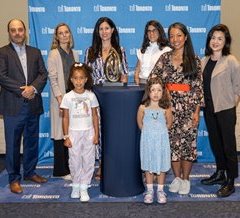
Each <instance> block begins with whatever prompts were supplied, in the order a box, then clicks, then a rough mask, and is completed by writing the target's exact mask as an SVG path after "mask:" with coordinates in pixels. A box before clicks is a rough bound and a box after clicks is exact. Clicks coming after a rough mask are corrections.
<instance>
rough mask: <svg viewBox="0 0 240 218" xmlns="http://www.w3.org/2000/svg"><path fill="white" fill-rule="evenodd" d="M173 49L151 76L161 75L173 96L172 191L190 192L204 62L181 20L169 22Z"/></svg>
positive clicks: (170, 135) (201, 95)
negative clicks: (170, 23)
mask: <svg viewBox="0 0 240 218" xmlns="http://www.w3.org/2000/svg"><path fill="white" fill-rule="evenodd" d="M168 38H169V41H170V44H171V47H172V51H170V52H167V53H164V54H163V55H162V56H161V57H160V58H159V60H158V62H157V63H156V65H155V67H154V69H153V70H152V72H151V74H150V77H154V76H159V77H160V78H162V80H163V81H164V83H165V84H166V87H167V89H168V91H169V94H170V96H171V103H172V112H173V117H174V121H173V125H172V128H171V129H170V131H169V137H170V146H171V161H172V170H173V173H174V176H175V179H174V180H173V182H172V183H171V184H170V187H169V191H170V192H178V193H179V194H188V193H189V192H190V187H191V186H190V180H189V175H190V172H191V169H192V164H193V161H195V160H196V158H197V146H196V138H197V127H198V122H199V112H200V104H201V103H202V100H203V91H202V79H201V75H202V73H201V62H200V59H199V58H198V57H197V56H196V55H195V54H194V50H193V46H192V41H191V37H190V34H189V32H188V30H187V28H186V26H185V25H184V24H182V23H174V24H172V25H170V26H169V29H168Z"/></svg>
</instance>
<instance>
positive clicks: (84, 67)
mask: <svg viewBox="0 0 240 218" xmlns="http://www.w3.org/2000/svg"><path fill="white" fill-rule="evenodd" d="M76 71H82V72H84V74H85V76H86V77H87V82H86V83H85V85H84V89H87V90H91V89H92V87H93V80H92V76H91V74H92V68H91V67H89V66H88V65H87V64H84V63H79V62H75V63H74V64H73V65H72V66H71V69H70V74H69V78H68V88H69V89H70V90H73V89H74V85H73V83H72V81H71V78H72V77H73V74H74V72H76Z"/></svg>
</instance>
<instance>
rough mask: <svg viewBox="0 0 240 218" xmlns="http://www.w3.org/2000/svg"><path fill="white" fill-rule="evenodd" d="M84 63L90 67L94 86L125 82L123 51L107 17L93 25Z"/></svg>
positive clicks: (124, 56)
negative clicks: (90, 41) (89, 45)
mask: <svg viewBox="0 0 240 218" xmlns="http://www.w3.org/2000/svg"><path fill="white" fill-rule="evenodd" d="M85 63H86V64H88V65H89V66H91V67H92V69H93V73H92V78H93V82H94V84H95V85H96V84H101V83H105V82H106V81H110V82H127V74H128V65H127V60H126V54H125V51H124V49H123V48H122V47H121V46H120V42H119V34H118V30H117V27H116V25H115V24H114V22H113V21H112V20H111V19H110V18H108V17H101V18H99V19H98V21H97V22H96V24H95V27H94V31H93V38H92V46H91V47H89V48H88V49H87V50H86V54H85Z"/></svg>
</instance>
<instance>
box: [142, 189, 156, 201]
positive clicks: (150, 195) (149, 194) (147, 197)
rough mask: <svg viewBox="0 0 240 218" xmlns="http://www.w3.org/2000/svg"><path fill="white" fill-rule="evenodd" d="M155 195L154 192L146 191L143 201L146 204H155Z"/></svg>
mask: <svg viewBox="0 0 240 218" xmlns="http://www.w3.org/2000/svg"><path fill="white" fill-rule="evenodd" d="M153 194H154V192H153V190H148V191H146V193H145V196H144V200H143V201H144V203H145V204H151V203H152V202H153Z"/></svg>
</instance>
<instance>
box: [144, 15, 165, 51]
mask: <svg viewBox="0 0 240 218" xmlns="http://www.w3.org/2000/svg"><path fill="white" fill-rule="evenodd" d="M149 26H154V27H155V28H156V29H157V31H158V33H159V37H158V39H157V44H158V46H159V49H160V50H162V49H163V48H164V47H165V46H168V45H169V42H168V39H167V37H166V34H165V32H164V29H163V27H162V25H161V24H160V23H159V22H158V21H156V20H150V21H148V22H147V24H146V26H145V30H144V36H143V43H142V48H141V52H142V53H145V51H146V49H147V47H148V46H149V45H150V40H149V38H148V27H149Z"/></svg>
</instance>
